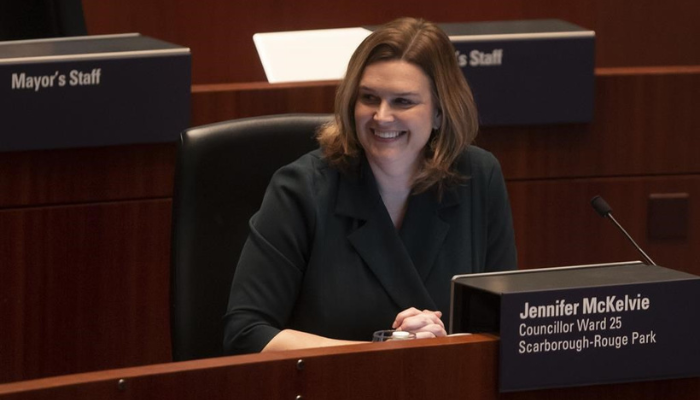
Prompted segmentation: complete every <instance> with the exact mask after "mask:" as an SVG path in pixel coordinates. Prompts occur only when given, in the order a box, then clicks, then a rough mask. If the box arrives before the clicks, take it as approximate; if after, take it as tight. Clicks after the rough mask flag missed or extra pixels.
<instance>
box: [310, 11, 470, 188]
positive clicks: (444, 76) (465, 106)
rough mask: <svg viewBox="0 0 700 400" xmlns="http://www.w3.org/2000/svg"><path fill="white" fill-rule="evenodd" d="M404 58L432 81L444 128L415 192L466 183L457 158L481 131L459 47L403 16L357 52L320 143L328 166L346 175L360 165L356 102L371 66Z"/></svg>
mask: <svg viewBox="0 0 700 400" xmlns="http://www.w3.org/2000/svg"><path fill="white" fill-rule="evenodd" d="M390 60H401V61H406V62H410V63H412V64H415V65H416V66H418V67H420V68H421V69H422V70H423V72H424V73H425V74H426V75H427V76H428V78H429V79H430V83H431V86H432V95H433V100H434V104H435V105H436V107H437V110H438V112H439V115H440V126H439V127H438V129H436V130H434V131H433V132H432V135H431V139H430V140H429V141H428V145H427V146H426V149H425V152H424V154H425V160H424V162H423V166H422V168H421V169H420V171H419V173H418V175H417V176H416V179H415V181H414V183H413V193H421V192H424V191H426V190H428V189H429V188H431V187H432V186H434V185H437V187H438V191H439V193H442V192H443V191H444V189H446V187H448V186H451V185H453V184H457V183H459V182H461V181H463V180H464V177H462V176H461V175H460V174H459V172H458V171H457V170H456V165H455V163H456V160H457V158H458V157H459V155H460V154H461V153H462V152H463V151H464V150H465V149H466V148H467V147H468V146H469V144H470V143H471V142H472V141H473V140H474V138H475V137H476V134H477V131H478V129H479V124H478V119H477V112H476V104H475V103H474V97H473V96H472V92H471V90H470V89H469V86H468V85H467V81H466V80H465V79H464V75H463V74H462V71H461V70H460V68H459V65H458V64H457V57H456V54H455V49H454V47H453V46H452V43H451V42H450V39H449V38H448V37H447V35H446V34H445V32H443V31H442V30H441V29H440V28H438V27H437V26H436V25H435V24H433V23H430V22H427V21H424V20H422V19H414V18H399V19H397V20H394V21H391V22H389V23H387V24H386V25H383V26H382V27H380V28H379V29H377V30H376V31H374V32H373V33H372V34H371V35H369V36H368V37H367V38H366V39H365V40H364V41H363V42H362V43H361V44H360V46H359V47H358V48H357V50H355V53H354V54H353V55H352V57H351V59H350V62H349V64H348V70H347V72H346V75H345V78H344V79H343V80H342V81H341V83H340V86H339V87H338V91H337V93H336V98H335V119H334V120H333V121H331V122H330V123H328V124H327V125H325V126H323V127H322V128H321V129H320V130H319V132H318V135H317V139H318V142H319V144H320V145H321V148H322V149H323V152H324V155H325V157H326V159H327V160H328V162H329V163H330V164H331V165H333V166H335V167H337V168H339V169H340V170H343V171H348V170H351V169H352V168H354V167H355V166H357V165H358V160H359V156H360V154H361V153H362V147H361V145H360V142H359V140H358V138H357V132H356V130H355V103H356V101H357V93H358V86H359V83H360V80H361V79H362V75H363V73H364V70H365V68H366V67H367V66H368V65H370V64H373V63H376V62H380V61H390Z"/></svg>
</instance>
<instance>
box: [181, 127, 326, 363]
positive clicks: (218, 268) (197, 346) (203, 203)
mask: <svg viewBox="0 0 700 400" xmlns="http://www.w3.org/2000/svg"><path fill="white" fill-rule="evenodd" d="M330 118H331V117H330V115H327V114H288V115H275V116H266V117H255V118H245V119H238V120H232V121H227V122H221V123H217V124H212V125H206V126H202V127H196V128H191V129H188V130H186V131H185V132H183V133H182V134H181V135H180V143H179V148H178V158H177V166H176V172H175V189H174V194H173V214H172V221H173V227H172V250H171V257H172V258H171V313H170V314H171V338H172V351H173V359H174V360H175V361H184V360H193V359H199V358H207V357H216V356H221V355H223V349H222V344H223V327H222V322H221V321H222V317H223V315H224V313H225V312H226V307H227V303H228V296H229V291H230V286H231V280H232V278H233V273H234V270H235V268H236V263H237V262H238V258H239V255H240V251H241V248H242V247H243V244H244V243H245V240H246V238H247V236H248V220H249V219H250V217H251V216H252V215H253V214H254V213H255V212H256V211H257V210H258V208H259V207H260V203H261V201H262V197H263V194H264V192H265V188H266V187H267V184H268V183H269V181H270V178H271V177H272V174H273V173H274V172H275V171H276V170H277V169H279V168H280V167H282V166H284V165H286V164H288V163H290V162H292V161H294V160H296V159H297V158H298V157H300V156H301V155H303V154H305V153H307V152H309V151H311V150H313V149H315V148H317V147H318V144H317V143H316V141H315V139H314V135H315V131H316V129H317V128H318V127H319V126H320V125H321V124H323V123H326V122H328V121H330Z"/></svg>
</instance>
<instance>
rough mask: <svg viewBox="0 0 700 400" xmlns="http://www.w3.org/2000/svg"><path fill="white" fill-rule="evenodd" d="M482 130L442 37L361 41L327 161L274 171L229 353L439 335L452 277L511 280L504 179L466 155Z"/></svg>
mask: <svg viewBox="0 0 700 400" xmlns="http://www.w3.org/2000/svg"><path fill="white" fill-rule="evenodd" d="M476 121H477V116H476V108H475V105H474V101H473V99H472V95H471V92H470V90H469V87H468V86H467V83H466V81H465V80H464V77H463V75H462V73H461V70H460V69H459V66H458V65H457V59H456V57H455V51H454V48H453V47H452V44H451V43H450V41H449V39H448V37H447V35H445V33H444V32H442V31H441V30H440V29H439V28H438V27H437V26H436V25H434V24H432V23H429V22H426V21H423V20H417V19H412V18H403V19H399V20H396V21H393V22H390V23H389V24H387V25H384V26H383V27H381V28H379V29H378V30H376V31H375V32H374V33H372V34H371V35H370V36H369V37H367V39H365V41H364V42H362V44H360V46H359V47H358V49H357V50H356V51H355V53H354V55H353V56H352V58H351V60H350V63H349V65H348V71H347V74H346V77H345V79H344V80H343V81H342V82H341V84H340V86H339V88H338V93H337V96H336V113H335V119H334V121H332V122H331V123H330V124H328V125H327V126H324V127H322V129H321V130H320V131H319V134H318V140H319V143H320V146H321V149H320V150H316V151H314V152H311V153H309V154H307V155H305V156H303V157H301V158H300V159H299V160H297V161H295V162H294V163H292V164H290V165H288V166H286V167H284V168H282V169H280V170H279V171H278V172H277V173H276V174H275V176H274V177H273V178H272V181H271V182H270V185H269V186H268V190H267V192H266V194H265V198H264V199H263V203H262V205H261V207H260V210H259V211H258V213H256V214H255V215H254V216H253V218H251V221H250V235H249V238H248V241H247V242H246V245H245V247H244V249H243V251H242V254H241V258H240V260H239V264H238V267H237V269H236V273H235V276H234V281H233V284H232V287H231V294H230V300H229V309H228V312H227V314H226V316H225V317H224V321H225V339H224V340H225V342H224V348H225V349H226V350H227V351H228V352H230V353H245V352H255V351H261V350H262V351H273V350H284V349H293V348H304V347H320V346H333V345H340V344H349V343H356V342H357V341H369V340H371V339H372V333H373V332H374V331H378V330H382V329H388V328H393V329H396V330H401V331H408V332H411V333H414V334H415V336H416V337H417V338H430V337H436V336H444V335H445V334H446V332H445V325H444V321H443V315H446V312H447V311H448V308H449V293H450V290H449V285H450V279H451V278H452V276H454V275H457V274H465V273H472V272H484V271H497V270H505V269H513V268H515V267H516V254H515V243H514V237H513V226H512V218H511V212H510V205H509V203H508V195H507V193H506V188H505V183H504V180H503V176H502V173H501V169H500V166H499V164H498V161H497V160H496V159H495V158H494V157H493V155H491V154H490V153H488V152H486V151H484V150H481V149H479V148H476V147H474V146H471V145H470V144H471V142H472V141H473V139H474V137H475V136H476V132H477V122H476ZM443 313H444V314H443Z"/></svg>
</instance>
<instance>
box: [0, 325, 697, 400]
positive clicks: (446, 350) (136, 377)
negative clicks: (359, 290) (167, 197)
mask: <svg viewBox="0 0 700 400" xmlns="http://www.w3.org/2000/svg"><path fill="white" fill-rule="evenodd" d="M498 343H499V342H498V339H497V338H495V337H492V336H489V335H472V336H458V337H451V338H441V339H432V340H417V341H405V342H386V343H368V344H361V345H354V346H344V347H333V348H326V349H311V350H297V351H288V352H280V353H272V354H252V355H245V356H234V357H221V358H214V359H207V360H200V361H188V362H181V363H169V364H158V365H150V366H144V367H135V368H125V369H116V370H109V371H101V372H92V373H85V374H77V375H67V376H61V377H56V378H45V379H38V380H32V381H24V382H18V383H11V384H5V385H0V399H2V400H5V399H17V400H24V399H51V400H63V399H85V400H92V399H149V400H150V399H155V398H160V399H170V400H184V399H207V400H215V399H290V400H293V399H301V398H303V399H335V400H341V399H459V398H463V399H467V398H468V399H474V400H479V399H501V398H502V399H563V398H566V399H596V400H598V399H601V398H605V399H659V398H667V399H676V400H679V399H680V400H683V399H697V398H699V397H700V378H692V379H678V380H665V381H654V382H638V383H627V384H614V385H601V386H591V387H580V388H566V389H554V390H541V391H531V392H519V393H508V394H499V393H498V389H497V388H498ZM299 396H301V397H299Z"/></svg>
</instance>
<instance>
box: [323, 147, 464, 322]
mask: <svg viewBox="0 0 700 400" xmlns="http://www.w3.org/2000/svg"><path fill="white" fill-rule="evenodd" d="M459 202H460V198H459V196H458V194H457V193H456V192H453V191H448V192H447V193H445V196H444V197H443V199H442V201H438V199H437V196H436V194H435V192H434V191H427V192H425V193H422V194H419V195H415V196H411V198H410V199H409V206H408V210H407V212H406V216H405V217H404V222H403V226H402V229H401V232H397V230H396V229H395V228H394V225H393V223H392V221H391V218H390V217H389V214H388V212H387V211H386V208H385V207H384V203H383V202H382V199H381V196H380V195H379V191H378V189H377V183H376V181H375V179H374V175H373V174H372V170H371V168H370V167H369V164H368V163H367V162H366V161H364V163H363V164H362V166H361V169H360V172H359V173H358V174H355V175H346V174H341V178H340V184H339V187H338V198H337V202H336V210H335V211H336V214H338V215H344V216H347V217H351V218H354V219H356V220H358V221H362V222H364V223H362V222H360V223H358V224H356V225H355V226H357V228H356V229H354V230H353V231H352V232H350V233H349V234H348V236H347V237H348V240H349V241H350V243H351V244H352V246H353V247H354V248H355V250H356V251H357V253H358V254H359V255H360V257H362V259H363V260H364V261H365V263H366V264H367V265H368V266H369V268H370V269H371V270H372V272H373V273H374V274H375V276H376V277H377V279H378V280H379V282H380V283H381V284H382V286H384V288H385V290H386V291H387V293H388V294H389V295H390V296H391V297H392V299H393V300H394V301H395V302H396V304H397V306H398V307H399V308H400V309H401V310H404V309H406V308H409V307H416V308H419V309H430V310H435V309H436V305H435V302H434V301H433V299H432V298H431V297H430V294H429V293H428V291H427V290H426V288H425V284H424V282H425V281H426V279H427V278H428V277H429V275H430V272H431V270H432V268H433V266H434V264H435V261H436V259H437V255H438V253H439V251H440V248H441V246H442V244H443V242H444V241H445V238H446V237H447V233H448V231H449V227H450V224H449V222H447V221H443V220H442V219H440V215H439V210H440V209H442V208H444V207H451V206H455V205H457V204H459ZM442 311H443V312H446V311H447V310H442Z"/></svg>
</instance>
